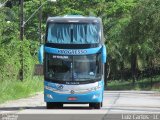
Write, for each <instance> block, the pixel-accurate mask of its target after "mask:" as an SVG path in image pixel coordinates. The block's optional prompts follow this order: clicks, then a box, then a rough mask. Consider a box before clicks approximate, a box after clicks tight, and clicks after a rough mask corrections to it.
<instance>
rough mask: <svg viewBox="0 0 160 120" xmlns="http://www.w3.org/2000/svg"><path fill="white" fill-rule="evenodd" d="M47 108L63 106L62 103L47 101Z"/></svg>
mask: <svg viewBox="0 0 160 120" xmlns="http://www.w3.org/2000/svg"><path fill="white" fill-rule="evenodd" d="M46 107H47V109H59V108H62V107H63V104H62V103H54V102H47V103H46Z"/></svg>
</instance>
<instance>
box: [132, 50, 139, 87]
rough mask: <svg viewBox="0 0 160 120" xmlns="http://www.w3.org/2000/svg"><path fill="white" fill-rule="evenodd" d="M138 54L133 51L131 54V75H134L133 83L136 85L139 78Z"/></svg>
mask: <svg viewBox="0 0 160 120" xmlns="http://www.w3.org/2000/svg"><path fill="white" fill-rule="evenodd" d="M137 66H138V64H137V54H136V53H135V52H133V51H132V53H131V73H132V80H133V81H132V83H133V85H134V84H135V80H136V77H137Z"/></svg>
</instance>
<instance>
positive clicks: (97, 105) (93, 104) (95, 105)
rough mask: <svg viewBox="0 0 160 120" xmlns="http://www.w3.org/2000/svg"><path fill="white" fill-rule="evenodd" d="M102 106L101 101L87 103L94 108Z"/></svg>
mask: <svg viewBox="0 0 160 120" xmlns="http://www.w3.org/2000/svg"><path fill="white" fill-rule="evenodd" d="M101 106H102V102H98V103H89V107H91V108H94V109H100V108H101Z"/></svg>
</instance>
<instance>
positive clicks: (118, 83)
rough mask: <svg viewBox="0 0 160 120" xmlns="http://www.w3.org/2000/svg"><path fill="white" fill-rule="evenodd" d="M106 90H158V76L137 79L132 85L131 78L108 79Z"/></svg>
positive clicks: (159, 86)
mask: <svg viewBox="0 0 160 120" xmlns="http://www.w3.org/2000/svg"><path fill="white" fill-rule="evenodd" d="M106 89H107V90H153V91H160V76H156V77H154V78H152V82H151V78H144V79H141V80H137V81H136V82H135V84H134V85H133V83H132V80H128V81H124V80H114V81H110V82H108V84H107V87H106Z"/></svg>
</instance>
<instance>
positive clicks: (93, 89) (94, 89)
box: [89, 86, 101, 91]
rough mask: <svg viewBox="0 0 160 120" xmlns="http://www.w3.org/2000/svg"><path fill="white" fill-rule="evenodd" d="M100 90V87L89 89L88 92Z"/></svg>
mask: <svg viewBox="0 0 160 120" xmlns="http://www.w3.org/2000/svg"><path fill="white" fill-rule="evenodd" d="M100 88H101V86H96V87H93V88H90V89H89V91H96V90H99V89H100Z"/></svg>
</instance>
